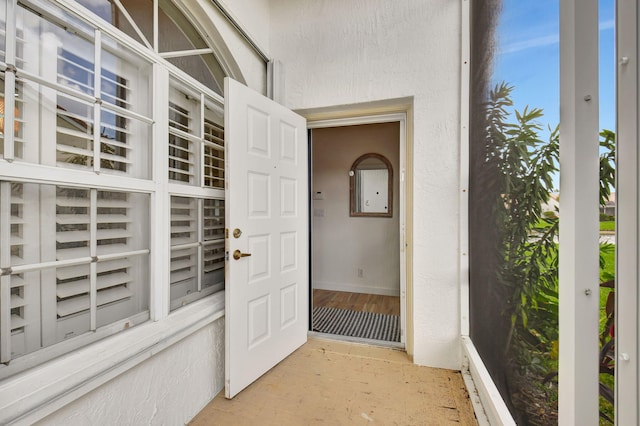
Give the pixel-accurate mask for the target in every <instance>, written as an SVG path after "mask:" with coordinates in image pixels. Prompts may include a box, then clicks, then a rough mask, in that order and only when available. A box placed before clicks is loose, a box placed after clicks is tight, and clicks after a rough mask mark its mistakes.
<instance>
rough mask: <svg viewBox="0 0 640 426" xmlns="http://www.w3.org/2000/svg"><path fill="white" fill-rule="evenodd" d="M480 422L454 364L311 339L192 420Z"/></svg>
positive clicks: (208, 422) (223, 422)
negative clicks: (440, 365)
mask: <svg viewBox="0 0 640 426" xmlns="http://www.w3.org/2000/svg"><path fill="white" fill-rule="evenodd" d="M367 423H377V424H385V425H447V424H456V425H477V422H476V420H475V416H474V413H473V408H472V406H471V402H470V401H469V397H468V394H467V391H466V388H465V386H464V383H463V381H462V376H461V374H460V373H459V372H456V371H450V370H443V369H434V368H428V367H420V366H417V365H414V364H412V363H411V361H410V360H409V359H408V357H407V355H406V353H405V352H402V351H398V350H394V349H389V348H381V347H375V346H370V345H363V344H356V343H347V342H338V341H332V340H325V339H320V338H310V339H309V341H308V342H307V343H306V344H305V345H303V346H302V347H301V348H300V349H298V350H297V351H295V352H294V353H293V354H292V355H290V356H289V357H288V358H286V359H285V360H284V361H282V362H281V363H280V364H279V365H277V366H276V367H274V368H273V369H271V370H270V371H268V372H267V373H266V374H265V375H264V376H262V377H261V378H260V379H259V380H257V381H256V382H255V383H253V384H252V385H251V386H249V387H248V388H247V389H245V390H244V391H242V392H241V393H240V394H239V395H237V396H236V397H235V398H234V399H232V400H227V399H225V397H224V391H223V392H221V393H220V394H218V396H216V398H215V399H214V400H213V401H211V402H210V403H209V404H208V405H207V406H206V407H205V408H204V409H203V410H202V411H201V412H200V413H199V414H198V415H197V416H196V417H195V418H194V419H193V420H192V421H191V422H190V423H189V424H190V425H192V426H202V425H310V424H328V425H351V424H367Z"/></svg>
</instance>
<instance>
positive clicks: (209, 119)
mask: <svg viewBox="0 0 640 426" xmlns="http://www.w3.org/2000/svg"><path fill="white" fill-rule="evenodd" d="M223 120H224V118H223V114H222V110H221V108H220V106H215V104H214V103H213V102H211V101H210V100H207V98H205V97H203V96H202V95H201V94H199V93H198V92H197V91H195V90H194V89H191V88H189V87H187V86H185V85H182V84H180V83H179V82H177V81H176V80H172V83H171V88H170V97H169V180H170V181H172V182H176V183H184V184H189V185H195V186H205V187H211V188H219V189H223V188H224V126H223V122H224V121H223Z"/></svg>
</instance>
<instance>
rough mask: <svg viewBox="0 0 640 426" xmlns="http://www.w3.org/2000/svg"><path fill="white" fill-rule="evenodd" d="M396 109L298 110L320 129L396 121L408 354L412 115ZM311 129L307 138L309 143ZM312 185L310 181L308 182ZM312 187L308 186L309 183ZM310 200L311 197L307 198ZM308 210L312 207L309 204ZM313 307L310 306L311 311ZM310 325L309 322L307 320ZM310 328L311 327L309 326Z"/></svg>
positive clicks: (402, 288) (410, 341) (404, 336)
mask: <svg viewBox="0 0 640 426" xmlns="http://www.w3.org/2000/svg"><path fill="white" fill-rule="evenodd" d="M398 110H399V112H389V113H377V114H371V115H356V116H347V117H345V116H344V111H337V110H336V111H334V112H333V113H332V112H329V113H326V112H325V113H322V114H320V116H318V115H316V114H314V113H313V112H310V111H297V112H298V113H299V114H300V115H302V116H304V117H305V118H307V129H309V130H314V129H321V128H327V127H347V126H358V125H363V124H380V123H395V122H397V123H399V126H400V135H399V141H398V145H399V149H400V156H399V159H400V164H399V168H400V170H399V203H398V204H399V206H398V214H399V217H398V220H399V230H398V232H399V237H400V238H399V240H400V245H399V247H398V248H399V251H400V253H399V254H400V328H401V335H400V342H401V344H403V345H404V348H405V350H406V351H407V354H409V355H410V356H411V355H412V354H413V333H412V330H413V322H412V321H411V318H412V315H411V313H412V297H411V295H412V293H413V292H412V280H411V273H410V270H411V269H410V268H411V253H412V244H411V235H412V233H411V221H410V220H409V219H410V218H411V211H410V210H411V202H410V197H408V195H409V194H410V192H409V191H408V189H410V188H411V183H412V177H413V174H412V169H411V166H410V165H411V161H410V160H411V156H410V155H409V153H410V149H409V147H410V146H411V144H410V139H409V137H408V129H409V128H410V126H409V125H408V123H409V120H410V118H411V109H410V108H408V107H405V108H399V109H398V108H396V111H398ZM312 137H313V133H312V135H311V138H310V140H309V144H311V143H312ZM311 164H312V158H311V152H310V153H309V174H310V182H311V173H312V172H313V171H312V169H311ZM309 185H311V183H309ZM309 188H311V187H309ZM309 197H310V199H311V189H309ZM310 202H311V201H310ZM309 211H310V212H311V211H312V209H311V208H310V209H309ZM311 220H312V218H311V217H309V233H310V236H311V238H310V239H309V274H311V271H313V260H312V258H311V250H312V244H313V241H312V238H313V235H312V234H311V228H312V226H311ZM312 297H313V282H312V279H311V276H310V277H309V301H310V302H311V300H312ZM311 309H312V307H311V306H310V312H311ZM310 325H311V324H310ZM310 328H311V327H310Z"/></svg>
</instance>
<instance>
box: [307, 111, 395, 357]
mask: <svg viewBox="0 0 640 426" xmlns="http://www.w3.org/2000/svg"><path fill="white" fill-rule="evenodd" d="M377 120H379V121H376V119H375V118H373V117H371V118H369V120H363V121H359V120H354V119H350V120H337V121H334V122H330V123H325V124H326V125H324V126H322V125H319V123H317V122H316V123H310V124H309V127H310V128H311V130H310V138H309V140H310V186H311V188H310V189H311V197H310V198H311V200H310V203H311V205H310V216H311V221H310V222H311V225H310V228H311V244H310V249H311V250H310V261H311V271H310V275H311V277H310V278H311V279H310V281H311V290H312V291H311V292H310V294H311V306H310V307H311V309H310V310H311V313H312V315H311V330H312V331H315V332H319V333H324V334H331V335H334V336H336V337H338V338H345V339H348V340H371V341H372V342H373V343H377V344H381V345H391V346H399V347H404V346H405V332H404V331H405V324H406V321H405V315H406V314H405V311H406V309H405V304H406V298H405V294H406V283H405V276H406V274H405V273H404V265H405V262H406V260H405V250H404V245H405V244H404V242H402V243H401V241H404V235H403V234H404V229H405V217H404V215H405V208H404V204H403V203H404V199H405V196H404V195H405V193H404V191H405V185H404V183H405V182H404V180H405V179H404V158H403V153H404V149H405V143H404V138H405V129H404V124H405V123H404V115H402V114H396V115H390V116H381V117H377ZM370 154H375V155H377V156H380V157H382V158H383V159H384V160H387V161H388V164H389V168H390V170H389V180H388V181H389V187H388V189H389V195H388V196H389V200H388V201H389V202H388V206H387V203H383V204H382V207H381V208H382V209H387V208H388V209H389V211H388V214H384V213H383V212H386V211H385V210H381V212H380V214H371V215H369V214H366V213H360V212H356V213H354V208H353V205H354V204H357V201H356V200H354V197H355V196H356V194H355V191H356V188H359V187H360V185H359V184H356V183H354V182H355V176H354V169H353V167H354V164H357V163H358V160H359V159H361V158H362V157H363V156H367V155H370ZM356 173H357V171H356ZM363 175H364V174H363ZM385 184H386V181H385ZM382 186H384V184H382ZM385 189H386V188H385ZM376 192H377V191H375V192H374V193H376ZM380 192H381V193H383V194H386V192H385V191H382V190H381V191H380ZM385 196H386V195H385ZM364 202H366V201H364V200H363V203H364Z"/></svg>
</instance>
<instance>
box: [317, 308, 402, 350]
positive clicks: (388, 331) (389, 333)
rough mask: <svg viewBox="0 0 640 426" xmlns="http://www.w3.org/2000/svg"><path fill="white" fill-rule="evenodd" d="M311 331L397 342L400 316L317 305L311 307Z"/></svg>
mask: <svg viewBox="0 0 640 426" xmlns="http://www.w3.org/2000/svg"><path fill="white" fill-rule="evenodd" d="M313 331H317V332H319V333H327V334H337V335H340V336H350V337H360V338H363V339H374V340H384V341H387V342H399V341H400V316H399V315H386V314H376V313H373V312H359V311H351V310H349V309H339V308H327V307H325V306H317V307H315V308H313Z"/></svg>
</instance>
